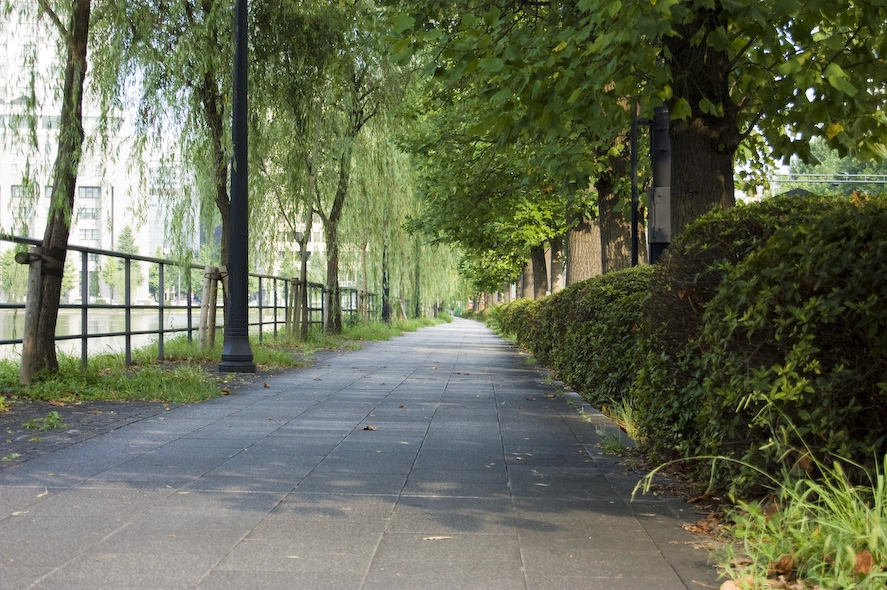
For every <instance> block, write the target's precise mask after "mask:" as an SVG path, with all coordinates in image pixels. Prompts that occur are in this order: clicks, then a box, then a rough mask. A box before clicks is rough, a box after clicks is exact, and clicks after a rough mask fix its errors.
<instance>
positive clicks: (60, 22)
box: [0, 0, 92, 376]
mask: <svg viewBox="0 0 887 590" xmlns="http://www.w3.org/2000/svg"><path fill="white" fill-rule="evenodd" d="M0 7H2V14H3V16H4V19H11V18H13V15H15V16H16V17H19V18H21V19H22V20H23V21H28V22H29V23H33V25H34V26H35V27H38V28H40V29H41V33H43V34H46V33H48V34H49V35H50V38H54V40H55V41H56V44H57V47H58V49H59V57H60V62H61V64H62V71H53V72H50V73H49V75H48V76H47V79H48V81H49V84H48V86H49V88H48V89H46V88H44V89H43V90H44V91H46V90H48V91H49V92H50V93H52V92H56V91H57V92H58V96H59V98H60V101H61V105H60V107H61V113H60V119H59V128H58V145H57V147H56V151H55V161H54V164H53V166H52V172H51V182H52V192H51V195H50V210H49V214H48V217H47V223H46V228H45V230H44V232H43V241H42V244H41V246H40V254H41V255H42V271H41V274H42V275H43V276H42V280H41V281H40V292H39V294H38V293H29V297H37V296H39V301H40V311H39V313H38V314H37V328H36V339H35V340H34V341H33V343H26V346H27V347H28V348H29V349H30V350H31V351H32V356H31V367H30V371H29V374H32V373H36V372H39V371H41V370H44V369H46V370H49V371H52V372H55V371H58V358H57V356H56V350H55V329H56V323H57V321H58V309H59V302H60V300H61V291H62V275H63V271H64V267H65V258H66V255H67V246H68V236H69V232H70V222H71V218H72V215H73V211H74V188H75V184H76V181H77V171H78V168H79V166H80V159H81V154H82V149H83V142H84V131H83V99H84V83H85V80H86V72H87V59H86V58H87V46H88V45H89V42H90V13H91V10H92V1H91V0H58V1H52V0H39V2H36V3H20V2H17V3H15V4H14V5H13V4H12V3H10V2H8V1H4V2H3V3H2V5H0ZM5 24H6V26H10V25H11V24H12V23H11V22H6V23H5ZM41 37H42V35H41ZM30 50H31V51H37V46H36V45H32V46H31V48H30ZM37 63H38V62H37V60H36V59H35V58H33V56H32V58H31V59H30V60H29V61H28V64H29V65H30V67H32V68H34V67H36V66H37ZM39 77H40V73H38V72H36V71H34V70H32V71H31V72H30V75H29V78H30V84H29V87H28V89H27V94H26V100H25V101H24V104H25V107H26V108H27V109H31V110H32V111H33V109H35V108H36V106H37V104H38V102H39V101H47V102H49V103H50V104H51V103H52V96H51V95H50V96H39V97H38V96H37V93H38V89H37V86H36V83H35V81H36V80H37V79H39ZM59 81H61V83H60V84H59V83H58V82H59ZM30 141H31V143H32V147H34V148H36V135H35V134H32V135H31V137H30ZM24 375H25V372H24V371H23V376H24Z"/></svg>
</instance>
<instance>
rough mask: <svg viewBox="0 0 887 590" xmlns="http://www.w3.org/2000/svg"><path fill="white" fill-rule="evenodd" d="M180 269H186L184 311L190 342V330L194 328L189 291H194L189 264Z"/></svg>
mask: <svg viewBox="0 0 887 590" xmlns="http://www.w3.org/2000/svg"><path fill="white" fill-rule="evenodd" d="M182 270H187V271H188V280H187V281H185V285H186V288H187V289H188V295H187V300H188V311H187V312H186V313H187V327H188V343H189V344H190V343H191V342H193V341H194V334H192V332H193V330H194V319H193V317H192V314H193V311H194V305H193V302H192V301H191V293H193V292H194V285H193V284H192V283H191V265H188V266H187V267H183V269H182Z"/></svg>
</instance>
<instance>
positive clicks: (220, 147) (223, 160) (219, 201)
mask: <svg viewBox="0 0 887 590" xmlns="http://www.w3.org/2000/svg"><path fill="white" fill-rule="evenodd" d="M196 91H197V98H198V99H199V100H200V103H201V104H202V105H203V114H204V116H205V117H206V126H207V127H208V128H209V136H210V145H211V152H212V153H211V154H210V157H211V158H212V166H213V182H214V185H215V197H214V200H215V203H216V208H217V209H218V210H219V216H220V217H221V220H222V236H221V237H222V240H221V241H222V243H221V249H222V254H221V255H222V265H223V266H226V265H227V264H228V252H229V251H230V246H229V245H230V241H231V230H230V225H231V198H230V197H229V195H228V157H227V155H226V153H225V145H224V134H225V121H224V116H225V113H224V106H223V102H222V96H221V92H220V91H219V86H218V84H217V82H216V81H215V79H213V77H212V76H211V75H210V73H209V72H207V73H206V74H204V77H203V80H202V81H201V83H200V85H199V86H198V87H197V89H196Z"/></svg>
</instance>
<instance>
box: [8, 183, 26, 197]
mask: <svg viewBox="0 0 887 590" xmlns="http://www.w3.org/2000/svg"><path fill="white" fill-rule="evenodd" d="M9 196H10V197H12V198H13V199H21V198H22V197H24V196H25V187H24V186H22V185H20V184H14V185H12V189H11V190H10V191H9Z"/></svg>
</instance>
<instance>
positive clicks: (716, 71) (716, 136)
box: [665, 0, 741, 240]
mask: <svg viewBox="0 0 887 590" xmlns="http://www.w3.org/2000/svg"><path fill="white" fill-rule="evenodd" d="M696 11H697V14H696V16H695V18H691V19H688V21H687V24H682V25H679V26H676V27H675V33H676V34H675V35H673V36H668V37H666V38H665V40H666V47H667V49H668V51H669V53H670V55H671V59H670V60H669V67H670V68H671V72H672V77H673V86H674V88H673V91H674V94H673V97H672V100H671V102H670V103H669V107H671V106H673V105H674V103H675V102H676V101H677V100H679V99H685V100H686V101H687V102H688V103H689V105H690V107H691V108H692V115H691V116H690V117H689V118H688V119H685V120H682V121H672V122H671V130H670V131H671V153H672V168H671V229H672V240H674V237H675V236H677V235H678V234H679V233H680V232H681V231H682V230H683V229H684V227H685V226H686V225H687V224H688V223H689V222H691V221H693V220H694V219H696V218H697V217H699V216H700V215H703V214H705V213H707V212H708V211H711V210H712V209H716V208H719V207H732V206H733V205H735V203H736V199H735V195H734V190H733V159H734V155H735V153H736V149H737V147H738V146H739V142H740V140H741V136H740V134H739V130H738V127H737V117H738V111H739V108H738V106H737V105H736V104H735V103H734V102H733V100H732V99H731V97H730V87H729V72H730V70H731V63H730V56H729V55H728V54H727V52H726V51H723V50H717V49H715V48H713V47H711V46H710V45H709V44H707V43H697V42H694V41H693V40H694V39H696V38H699V37H698V33H699V32H700V29H702V32H703V34H704V36H703V38H705V37H706V36H707V34H709V33H711V32H712V31H714V30H715V29H716V28H717V27H719V26H726V25H727V24H728V23H726V22H725V21H726V18H725V17H723V16H722V7H721V3H720V1H717V0H716V1H715V2H714V5H713V7H712V8H701V7H700V8H697V9H696ZM702 99H707V100H708V101H709V102H710V103H712V104H714V105H721V107H722V109H723V116H714V115H711V114H708V113H703V112H702V111H701V110H700V108H699V104H700V101H702Z"/></svg>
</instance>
